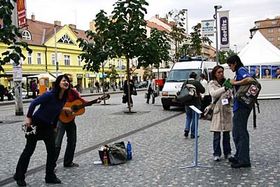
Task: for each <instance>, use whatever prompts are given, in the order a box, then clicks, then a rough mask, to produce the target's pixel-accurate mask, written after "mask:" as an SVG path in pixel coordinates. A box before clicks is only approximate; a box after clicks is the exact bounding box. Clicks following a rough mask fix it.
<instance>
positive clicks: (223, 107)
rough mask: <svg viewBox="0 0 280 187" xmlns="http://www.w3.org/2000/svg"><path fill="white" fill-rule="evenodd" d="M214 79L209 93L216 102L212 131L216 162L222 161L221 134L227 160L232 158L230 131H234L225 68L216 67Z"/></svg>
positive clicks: (213, 71) (210, 83)
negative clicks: (225, 84)
mask: <svg viewBox="0 0 280 187" xmlns="http://www.w3.org/2000/svg"><path fill="white" fill-rule="evenodd" d="M212 79H213V80H211V81H210V82H209V87H208V88H209V92H210V95H211V97H212V101H213V102H214V101H215V103H216V104H215V107H214V109H213V110H214V112H213V117H212V121H211V127H210V131H211V132H213V156H214V161H220V160H221V155H222V151H221V134H222V135H223V140H222V145H223V153H224V157H225V159H228V158H231V157H232V156H231V146H230V131H231V130H232V112H231V102H232V94H231V91H230V90H229V88H228V87H226V86H223V83H224V81H225V78H224V68H223V67H222V66H219V65H217V66H215V67H214V68H213V70H212Z"/></svg>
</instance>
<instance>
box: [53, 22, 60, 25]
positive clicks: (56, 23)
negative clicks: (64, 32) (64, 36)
mask: <svg viewBox="0 0 280 187" xmlns="http://www.w3.org/2000/svg"><path fill="white" fill-rule="evenodd" d="M53 23H54V25H55V26H61V21H54V22H53Z"/></svg>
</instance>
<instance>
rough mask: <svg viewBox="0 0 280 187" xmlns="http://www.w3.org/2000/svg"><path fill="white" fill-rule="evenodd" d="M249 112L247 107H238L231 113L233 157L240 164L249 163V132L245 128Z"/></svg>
mask: <svg viewBox="0 0 280 187" xmlns="http://www.w3.org/2000/svg"><path fill="white" fill-rule="evenodd" d="M250 112H251V109H249V108H238V109H237V110H236V111H235V112H234V113H233V129H232V136H233V141H234V144H235V148H236V153H235V155H234V157H235V158H236V159H237V160H238V162H239V163H241V164H249V163H250V155H249V152H250V148H249V133H248V130H247V123H248V118H249V115H250Z"/></svg>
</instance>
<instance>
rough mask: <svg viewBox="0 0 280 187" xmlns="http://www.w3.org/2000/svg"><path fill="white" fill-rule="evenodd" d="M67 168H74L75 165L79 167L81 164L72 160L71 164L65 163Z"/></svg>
mask: <svg viewBox="0 0 280 187" xmlns="http://www.w3.org/2000/svg"><path fill="white" fill-rule="evenodd" d="M64 167H65V168H73V167H79V164H77V163H74V162H72V163H71V164H69V165H64Z"/></svg>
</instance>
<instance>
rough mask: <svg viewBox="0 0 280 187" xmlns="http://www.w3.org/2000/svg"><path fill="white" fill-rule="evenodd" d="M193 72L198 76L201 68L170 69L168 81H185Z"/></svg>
mask: <svg viewBox="0 0 280 187" xmlns="http://www.w3.org/2000/svg"><path fill="white" fill-rule="evenodd" d="M191 72H195V73H196V74H197V77H199V75H200V74H201V70H200V69H174V70H171V71H170V73H169V75H168V77H167V79H166V82H184V81H185V80H187V79H188V78H189V77H190V74H191Z"/></svg>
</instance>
